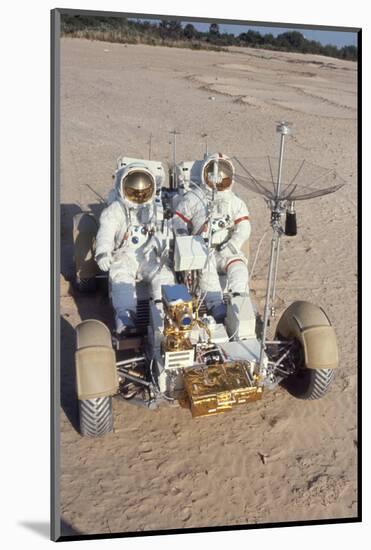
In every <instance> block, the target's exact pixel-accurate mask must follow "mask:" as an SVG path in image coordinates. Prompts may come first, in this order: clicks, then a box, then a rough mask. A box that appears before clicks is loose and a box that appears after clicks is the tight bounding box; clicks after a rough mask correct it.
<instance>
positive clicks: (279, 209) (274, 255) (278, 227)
mask: <svg viewBox="0 0 371 550" xmlns="http://www.w3.org/2000/svg"><path fill="white" fill-rule="evenodd" d="M276 130H277V133H279V134H281V142H280V156H279V160H278V173H277V184H276V185H274V191H275V194H274V198H273V199H271V200H270V208H271V227H272V229H273V236H272V241H271V253H270V259H269V269H268V281H267V291H266V296H265V307H264V317H263V332H262V338H261V347H260V360H259V363H260V369H261V370H263V368H264V350H265V342H266V338H267V328H268V323H269V319H270V317H271V316H272V317H274V316H275V307H274V300H275V296H276V281H277V273H278V259H279V254H280V240H281V236H282V233H284V230H283V228H282V224H281V216H282V214H283V212H284V209H285V206H284V203H285V201H283V200H282V199H281V198H280V192H281V180H282V164H283V151H284V145H285V137H286V136H287V135H289V134H290V133H291V129H290V128H289V125H288V122H284V121H283V122H280V123H279V124H278V126H277V128H276ZM272 283H273V284H272ZM271 304H272V305H271ZM270 305H271V307H270Z"/></svg>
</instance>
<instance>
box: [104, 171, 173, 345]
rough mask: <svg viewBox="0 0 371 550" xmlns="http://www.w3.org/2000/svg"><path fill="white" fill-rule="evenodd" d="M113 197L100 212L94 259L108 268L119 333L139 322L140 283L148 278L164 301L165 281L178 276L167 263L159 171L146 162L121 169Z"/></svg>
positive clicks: (153, 294)
mask: <svg viewBox="0 0 371 550" xmlns="http://www.w3.org/2000/svg"><path fill="white" fill-rule="evenodd" d="M148 164H150V163H148ZM108 202H109V203H110V204H109V206H108V207H107V208H105V209H104V210H103V212H102V214H101V217H100V227H99V230H98V233H97V239H96V253H95V259H96V262H97V263H98V266H99V267H100V269H101V270H102V271H109V279H110V285H111V298H112V303H113V307H114V309H115V313H116V332H117V333H118V334H120V333H121V332H123V331H125V329H131V328H133V327H134V326H135V312H136V282H137V281H145V282H147V283H149V284H150V295H151V297H152V298H153V299H154V300H161V285H162V284H172V283H173V282H174V275H173V273H172V271H171V270H170V269H169V267H168V266H167V248H168V240H169V238H170V237H169V234H168V232H167V225H166V224H167V222H166V220H165V221H164V220H163V215H162V204H161V199H160V198H159V197H158V196H156V179H155V175H154V174H153V173H152V172H151V170H150V169H149V168H148V167H147V166H146V162H145V161H143V162H133V163H130V164H128V165H126V166H122V167H121V168H119V169H118V170H117V171H116V178H115V188H114V190H113V192H111V193H110V195H109V199H108Z"/></svg>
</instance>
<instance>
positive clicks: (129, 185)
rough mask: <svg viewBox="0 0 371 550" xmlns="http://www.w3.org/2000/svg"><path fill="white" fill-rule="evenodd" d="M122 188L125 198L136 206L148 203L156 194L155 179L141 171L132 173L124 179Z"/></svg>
mask: <svg viewBox="0 0 371 550" xmlns="http://www.w3.org/2000/svg"><path fill="white" fill-rule="evenodd" d="M121 186H122V195H123V197H125V198H126V199H127V200H129V201H130V202H133V203H135V204H143V203H145V202H148V201H149V200H151V199H152V198H153V195H154V192H155V182H154V179H153V178H152V177H151V176H150V175H149V174H147V173H146V172H142V171H141V170H137V171H135V172H130V174H128V175H127V176H125V177H124V178H123V180H122V183H121Z"/></svg>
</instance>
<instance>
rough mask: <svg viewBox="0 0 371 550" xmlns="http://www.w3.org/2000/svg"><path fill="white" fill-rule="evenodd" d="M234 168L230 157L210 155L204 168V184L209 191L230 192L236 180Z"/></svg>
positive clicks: (216, 154)
mask: <svg viewBox="0 0 371 550" xmlns="http://www.w3.org/2000/svg"><path fill="white" fill-rule="evenodd" d="M233 177H234V166H233V164H232V162H231V161H230V160H229V158H228V157H226V156H225V155H222V154H221V153H214V154H212V155H209V156H208V157H207V158H206V159H205V162H204V165H203V167H202V182H203V183H204V185H206V186H207V188H209V189H216V191H230V190H231V188H232V185H233V180H234V178H233Z"/></svg>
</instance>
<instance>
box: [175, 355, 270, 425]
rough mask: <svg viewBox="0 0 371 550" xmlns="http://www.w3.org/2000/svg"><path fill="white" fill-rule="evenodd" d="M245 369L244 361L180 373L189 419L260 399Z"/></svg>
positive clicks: (228, 409)
mask: <svg viewBox="0 0 371 550" xmlns="http://www.w3.org/2000/svg"><path fill="white" fill-rule="evenodd" d="M248 366H249V364H248V362H247V361H231V362H227V363H222V364H215V365H209V366H206V365H205V367H196V368H194V369H187V370H186V371H184V374H183V377H184V388H185V391H186V394H187V397H188V400H189V404H190V408H191V412H192V416H193V417H196V416H211V415H214V414H218V413H223V412H227V411H230V410H232V408H233V407H234V406H235V405H240V404H243V403H248V402H250V401H257V400H259V399H261V397H262V391H263V389H262V388H261V387H258V386H256V382H255V381H254V380H253V378H252V376H251V375H250V373H249V371H248Z"/></svg>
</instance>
